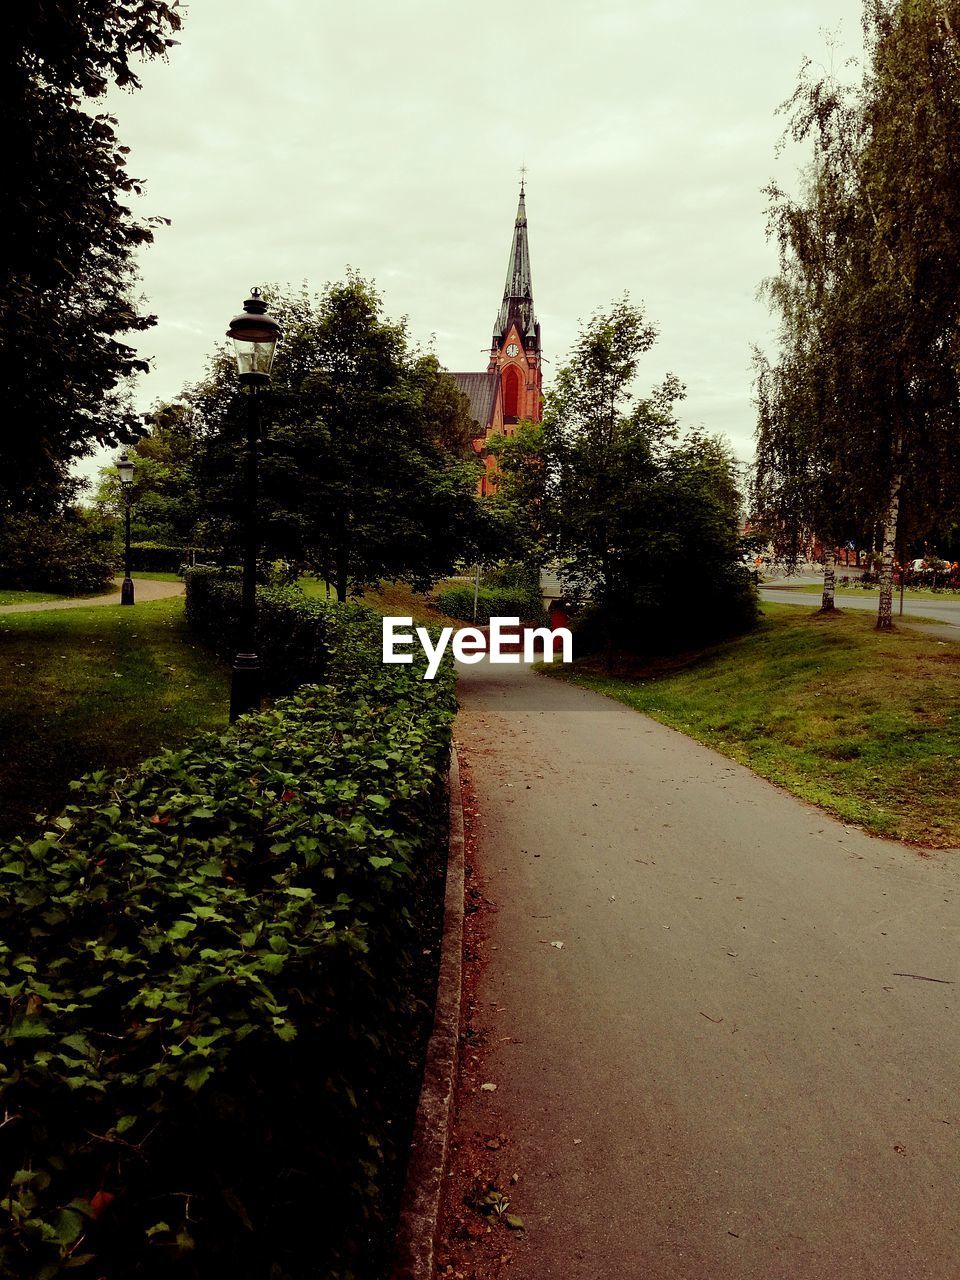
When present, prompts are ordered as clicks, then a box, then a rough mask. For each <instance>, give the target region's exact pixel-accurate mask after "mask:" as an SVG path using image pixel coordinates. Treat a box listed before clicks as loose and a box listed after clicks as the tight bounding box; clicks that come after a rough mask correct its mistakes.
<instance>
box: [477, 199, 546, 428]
mask: <svg viewBox="0 0 960 1280" xmlns="http://www.w3.org/2000/svg"><path fill="white" fill-rule="evenodd" d="M487 371H488V372H489V373H496V374H498V375H499V379H500V394H501V397H502V400H503V424H504V427H505V428H507V427H510V426H513V425H515V424H516V423H517V422H519V421H520V420H521V419H523V418H526V419H529V420H530V421H532V422H539V421H540V419H541V417H542V415H543V407H542V403H541V386H542V383H543V373H542V369H541V355H540V324H539V321H538V320H537V316H536V312H535V311H534V307H533V278H532V276H531V273H530V245H529V242H528V239H527V207H526V194H525V191H524V184H523V182H521V183H520V203H519V205H518V207H517V219H516V222H515V223H514V227H513V244H512V245H511V246H510V258H509V260H508V262H507V281H506V284H505V285H504V289H503V302H502V303H501V304H500V314H499V315H498V316H497V322H496V325H495V326H494V331H493V342H492V344H491V347H490V364H489V365H488V368H487ZM507 434H509V432H507Z"/></svg>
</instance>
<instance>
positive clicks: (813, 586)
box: [764, 582, 960, 600]
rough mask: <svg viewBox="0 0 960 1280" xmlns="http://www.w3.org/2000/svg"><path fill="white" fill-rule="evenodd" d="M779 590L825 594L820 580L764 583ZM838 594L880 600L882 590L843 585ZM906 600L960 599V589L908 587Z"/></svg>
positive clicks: (896, 589)
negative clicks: (799, 583) (793, 583)
mask: <svg viewBox="0 0 960 1280" xmlns="http://www.w3.org/2000/svg"><path fill="white" fill-rule="evenodd" d="M764 585H765V586H768V587H770V588H775V589H776V590H777V591H802V592H803V594H804V595H817V596H822V595H823V587H822V586H821V585H820V584H819V583H818V582H808V583H804V584H803V585H802V586H791V585H790V584H789V583H786V582H767V583H765V584H764ZM836 594H837V595H838V596H862V597H863V598H864V599H866V600H878V599H879V598H880V592H879V590H878V589H877V587H841V586H839V585H838V586H837V589H836ZM893 597H894V600H899V598H900V588H899V587H894V589H893ZM903 598H904V600H960V591H931V590H930V589H929V588H925V587H906V588H905V589H904V592H903Z"/></svg>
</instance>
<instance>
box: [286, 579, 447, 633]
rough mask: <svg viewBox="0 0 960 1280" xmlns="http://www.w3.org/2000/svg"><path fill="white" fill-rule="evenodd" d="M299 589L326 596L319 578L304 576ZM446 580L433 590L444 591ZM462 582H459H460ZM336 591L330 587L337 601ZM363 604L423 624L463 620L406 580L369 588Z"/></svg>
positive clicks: (332, 595)
mask: <svg viewBox="0 0 960 1280" xmlns="http://www.w3.org/2000/svg"><path fill="white" fill-rule="evenodd" d="M299 585H300V588H301V590H302V591H303V593H304V595H307V596H313V597H315V598H317V599H320V600H324V599H326V595H327V589H326V585H325V584H324V583H322V582H320V581H319V579H317V578H301V579H300V583H299ZM447 585H448V583H447V582H438V583H437V585H436V586H435V587H434V591H442V590H443V589H444V587H445V586H447ZM458 585H459V584H458ZM336 598H337V596H336V592H335V591H334V590H333V588H332V587H331V589H330V599H331V600H336ZM361 598H362V600H363V603H364V604H365V605H367V606H368V608H370V609H374V610H375V611H376V612H377V613H382V614H384V615H387V616H390V617H396V618H412V619H413V621H414V623H415V624H416V625H417V626H421V627H428V626H433V627H462V626H463V623H462V622H458V621H457V619H456V618H448V617H447V615H446V614H445V613H441V612H440V610H439V609H437V608H436V606H435V605H434V604H433V603H432V601H431V600H430V597H429V596H424V595H420V594H419V592H416V591H414V590H412V589H411V588H410V587H408V586H407V584H406V583H405V582H384V583H382V584H381V587H380V589H379V591H375V590H373V589H368V590H367V591H365V592H364V593H363V596H362V597H361Z"/></svg>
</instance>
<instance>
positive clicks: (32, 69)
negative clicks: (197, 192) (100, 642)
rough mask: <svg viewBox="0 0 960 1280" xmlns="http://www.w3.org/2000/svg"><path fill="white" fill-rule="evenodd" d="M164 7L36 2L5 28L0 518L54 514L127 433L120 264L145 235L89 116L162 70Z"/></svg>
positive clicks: (142, 364)
mask: <svg viewBox="0 0 960 1280" xmlns="http://www.w3.org/2000/svg"><path fill="white" fill-rule="evenodd" d="M176 10H177V6H176V5H175V4H166V3H162V2H161V0H111V2H110V3H102V2H101V3H93V4H83V5H77V4H75V3H71V2H70V0H51V2H50V3H44V4H42V5H35V4H26V5H15V6H13V8H12V9H11V10H10V12H9V13H8V14H6V15H5V18H6V23H5V30H4V59H3V68H4V69H3V81H4V95H5V102H6V111H5V113H4V115H5V129H4V147H5V155H6V165H7V169H8V172H10V173H16V175H17V179H16V194H15V197H14V198H11V199H8V200H7V201H6V202H5V206H4V213H5V228H4V235H3V241H2V244H3V248H2V268H0V283H2V288H0V334H2V356H3V359H2V367H3V379H2V395H3V405H4V412H5V414H6V415H7V418H8V421H9V422H11V423H16V429H15V430H9V431H5V432H4V433H3V438H2V441H0V511H3V510H5V509H20V508H24V507H33V508H35V509H44V510H47V509H50V508H51V507H54V506H56V505H57V501H58V499H59V497H60V495H61V492H62V490H63V489H64V488H65V487H66V488H69V485H70V482H69V464H70V462H71V460H72V459H73V458H75V457H77V456H80V455H82V454H84V453H87V452H89V451H90V445H91V442H93V441H96V442H99V443H101V444H109V443H116V442H117V441H118V440H120V439H124V440H132V439H134V438H136V435H137V434H138V433H139V422H138V419H137V415H136V414H135V413H134V412H133V410H132V406H131V405H130V403H129V400H128V397H127V396H126V395H125V388H126V386H127V385H128V383H129V379H130V378H131V376H132V375H134V374H136V373H137V372H141V371H143V372H145V371H147V369H148V364H147V362H146V361H145V360H143V359H141V358H140V357H139V356H138V355H137V352H136V350H135V349H134V348H133V347H132V346H131V345H129V335H130V334H131V333H133V334H136V333H139V332H142V331H143V330H145V329H147V328H149V327H150V326H151V325H152V324H153V323H154V317H152V316H147V315H144V314H142V312H141V311H140V310H139V307H138V304H137V301H136V300H135V298H134V296H133V290H132V284H133V282H134V279H135V272H134V255H135V253H136V252H137V250H138V249H139V247H140V246H142V245H144V244H147V243H149V242H150V241H151V240H152V238H153V226H154V225H155V224H156V222H157V221H158V219H155V218H151V219H147V220H146V221H144V220H142V219H140V218H137V217H135V216H134V214H133V212H132V211H131V207H130V206H131V203H132V198H133V197H134V196H135V195H138V194H140V193H141V189H142V188H141V184H140V182H139V180H138V179H136V178H133V177H131V176H130V174H129V173H128V172H127V169H126V160H127V157H126V151H127V148H126V147H123V146H121V144H120V141H119V139H118V137H117V134H116V120H115V119H114V118H113V117H112V116H110V115H108V114H106V113H104V112H103V111H99V112H98V111H97V110H96V106H95V103H96V101H97V100H98V99H100V98H102V96H103V95H104V94H105V93H106V91H107V89H108V88H109V87H110V85H111V82H113V83H115V84H116V85H118V86H121V87H126V88H137V87H138V84H139V82H138V80H137V77H136V74H135V72H134V71H133V69H132V64H133V63H134V62H135V61H136V60H137V59H138V58H151V57H157V56H160V57H163V56H165V54H166V51H167V49H168V48H169V47H170V46H171V45H172V44H174V43H175V40H174V38H173V33H175V32H176V31H177V30H178V29H179V27H180V15H179V13H178V12H177V11H176ZM91 108H93V109H91Z"/></svg>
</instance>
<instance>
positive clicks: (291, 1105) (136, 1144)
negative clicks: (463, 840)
mask: <svg viewBox="0 0 960 1280" xmlns="http://www.w3.org/2000/svg"><path fill="white" fill-rule="evenodd" d="M209 598H210V596H209V595H208V599H209ZM194 608H195V610H196V597H194ZM342 614H343V616H342V618H341V620H340V621H339V622H334V621H333V620H332V619H329V618H328V619H326V620H325V624H326V626H327V631H326V640H325V642H324V645H323V646H318V648H320V647H323V648H324V652H325V656H324V662H325V664H326V667H327V669H328V671H329V672H331V673H332V674H331V676H330V679H331V681H332V682H331V683H328V684H327V685H325V686H322V687H319V686H312V687H307V688H304V689H301V690H300V691H299V692H298V693H297V694H296V695H295V696H293V697H290V698H288V699H285V700H283V701H280V702H278V703H276V704H275V706H274V707H273V708H272V709H271V710H269V711H267V712H265V713H263V714H261V715H258V716H251V717H247V718H245V719H244V720H241V721H240V723H239V725H238V726H237V727H236V729H235V730H232V731H230V732H228V733H226V734H223V735H222V736H221V735H210V736H206V737H204V738H201V739H199V740H197V741H196V742H195V743H194V744H192V745H191V746H189V747H188V748H186V749H183V750H179V751H165V752H162V753H161V754H160V755H158V756H157V757H155V758H154V759H152V760H148V761H146V762H145V763H144V764H143V765H142V766H141V767H140V768H138V769H137V770H135V771H133V772H131V773H129V774H127V775H125V776H121V777H107V776H105V775H104V774H103V773H98V774H93V775H91V776H89V777H87V778H84V779H83V780H81V781H80V782H77V783H75V784H73V790H74V794H73V803H72V804H71V805H70V807H69V808H67V809H66V810H65V811H64V813H63V814H62V815H61V816H60V817H58V818H56V819H54V820H53V821H52V822H49V823H48V825H47V828H46V830H45V831H44V832H43V835H42V836H41V837H40V838H39V839H36V840H29V839H26V838H25V839H22V840H17V841H15V842H14V843H13V844H11V845H10V846H8V847H7V848H5V849H3V850H2V851H0V877H2V879H0V884H5V885H6V886H8V888H7V891H6V892H3V893H0V937H2V939H3V942H2V945H0V996H2V997H3V1000H4V1003H5V1006H6V1009H5V1017H4V1019H3V1028H2V1039H0V1043H2V1053H0V1056H2V1065H0V1086H2V1089H3V1106H4V1109H5V1112H6V1114H7V1116H8V1120H7V1123H6V1125H5V1127H4V1143H3V1145H2V1149H0V1179H2V1184H3V1187H4V1196H3V1198H2V1200H0V1223H2V1224H3V1231H2V1235H0V1273H2V1274H3V1275H4V1276H5V1277H11V1278H17V1280H21V1278H25V1277H30V1278H31V1280H47V1278H48V1277H53V1276H59V1275H60V1274H61V1272H65V1271H66V1270H69V1271H70V1273H71V1274H76V1275H78V1276H79V1277H86V1278H88V1280H95V1278H96V1280H100V1278H101V1277H103V1278H105V1280H121V1278H123V1280H126V1278H127V1277H157V1280H159V1278H160V1277H184V1278H186V1277H190V1280H194V1278H196V1280H200V1277H204V1278H206V1277H210V1276H215V1275H224V1276H226V1275H229V1276H232V1277H236V1278H238V1280H246V1278H248V1277H249V1280H268V1278H269V1280H285V1278H287V1277H289V1278H290V1280H293V1278H294V1277H297V1278H299V1277H302V1276H306V1275H308V1274H309V1275H311V1276H314V1275H315V1276H318V1277H323V1276H326V1277H347V1276H357V1277H361V1276H362V1277H366V1276H375V1275H379V1274H381V1273H382V1270H383V1267H384V1260H383V1257H382V1256H380V1255H378V1247H379V1246H378V1241H382V1231H381V1228H382V1220H383V1216H384V1213H385V1212H386V1210H387V1205H386V1200H387V1198H388V1189H389V1186H390V1179H391V1176H393V1177H395V1176H396V1175H395V1171H396V1169H397V1167H398V1164H399V1162H400V1161H401V1160H402V1152H403V1148H404V1145H405V1141H406V1137H407V1135H406V1134H405V1133H403V1132H398V1129H402V1126H399V1125H397V1124H396V1123H395V1117H396V1115H397V1113H398V1097H397V1095H400V1098H401V1100H406V1101H407V1102H408V1103H409V1104H410V1110H411V1111H412V1103H413V1099H414V1098H415V1096H416V1089H417V1085H418V1080H417V1047H416V1045H417V1035H418V1033H422V1032H423V1030H424V1028H425V1027H426V1025H427V1022H428V1011H427V1010H426V1009H425V1007H424V1005H423V1002H422V1001H420V1000H418V998H417V997H416V995H415V994H413V993H414V992H416V991H417V990H418V986H419V989H423V974H422V966H423V965H424V964H425V963H428V962H429V961H428V960H425V958H424V956H423V951H424V949H425V948H428V942H429V940H430V937H431V935H430V934H429V931H428V932H427V933H425V932H424V930H425V923H424V921H425V918H426V917H428V916H429V912H430V910H431V908H430V905H429V904H431V903H434V902H436V901H437V899H438V897H439V894H438V892H437V885H438V883H439V879H440V877H441V876H442V857H441V856H440V851H441V849H442V827H443V821H444V814H443V806H442V803H441V796H442V778H443V774H444V770H445V767H446V761H447V752H448V749H449V742H450V731H451V722H452V717H453V712H454V705H455V703H454V693H453V677H452V673H451V672H450V671H449V670H447V671H445V672H443V673H441V676H440V677H439V678H438V679H437V680H436V681H433V682H430V681H424V680H422V679H421V678H420V675H421V672H420V671H419V670H418V669H417V667H416V666H413V667H399V666H398V667H390V668H383V667H382V666H380V663H379V645H378V643H377V644H376V645H375V644H374V642H375V641H378V639H379V631H378V627H377V622H376V620H375V619H373V618H372V617H370V616H369V615H368V618H367V619H363V618H361V617H358V616H357V615H356V614H355V613H354V612H353V611H352V610H346V611H342ZM335 629H338V630H337V644H339V645H341V646H344V647H345V652H344V654H343V655H342V661H341V660H340V659H339V658H337V657H336V656H335V655H334V654H333V653H332V647H331V641H332V637H333V635H334V631H335ZM361 665H366V668H367V670H366V673H365V674H360V675H357V674H356V668H357V667H358V666H361ZM336 668H340V669H338V670H335V669H336ZM418 979H419V982H418ZM391 1170H393V1174H391V1173H390V1171H391Z"/></svg>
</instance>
